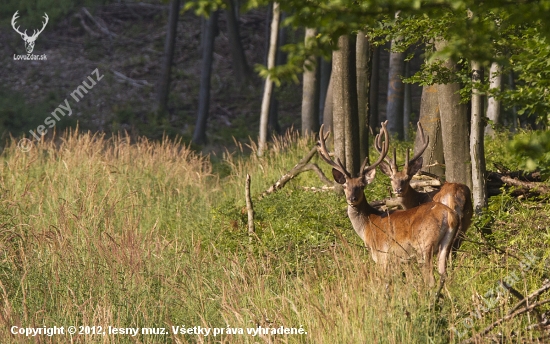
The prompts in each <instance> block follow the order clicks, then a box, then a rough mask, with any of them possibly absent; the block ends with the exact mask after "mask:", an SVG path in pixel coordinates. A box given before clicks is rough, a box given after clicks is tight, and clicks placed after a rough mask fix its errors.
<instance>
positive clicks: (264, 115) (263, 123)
mask: <svg viewBox="0 0 550 344" xmlns="http://www.w3.org/2000/svg"><path fill="white" fill-rule="evenodd" d="M279 16H280V11H279V3H278V2H274V3H273V18H272V20H271V30H270V31H271V33H270V38H269V53H268V56H267V68H268V69H271V68H273V67H275V55H276V53H277V34H278V32H279ZM272 92H273V82H272V81H271V78H270V77H269V75H268V76H267V78H266V79H265V87H264V95H263V98H262V109H261V113H260V138H259V142H258V155H259V156H261V155H262V154H263V152H264V150H265V149H266V144H267V124H268V120H269V104H270V103H271V94H272Z"/></svg>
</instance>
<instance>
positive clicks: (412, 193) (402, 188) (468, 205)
mask: <svg viewBox="0 0 550 344" xmlns="http://www.w3.org/2000/svg"><path fill="white" fill-rule="evenodd" d="M418 135H419V136H420V142H421V145H422V146H421V147H420V149H419V150H418V152H417V153H416V154H415V155H414V156H413V158H412V159H409V150H407V156H406V159H405V166H403V169H402V170H401V171H399V169H398V167H397V160H396V156H395V149H394V150H393V160H392V159H390V158H388V157H387V156H386V158H385V160H386V161H382V162H381V163H380V166H379V167H380V170H381V171H382V172H383V173H384V174H385V175H387V176H388V177H390V179H391V185H392V189H393V192H394V194H395V195H396V196H397V199H398V202H399V203H400V204H401V206H402V207H403V209H411V208H414V207H417V206H419V205H421V204H424V203H426V202H431V201H433V202H438V203H442V204H445V205H446V206H448V207H449V208H451V209H453V210H454V211H456V213H457V214H458V216H459V217H460V228H459V231H458V235H457V238H456V240H455V242H454V244H453V248H454V249H457V248H458V247H459V246H460V243H461V241H462V239H463V237H464V235H465V233H466V230H467V229H468V227H470V224H471V222H472V214H473V207H472V196H471V192H470V188H469V187H468V186H466V185H464V184H460V183H444V184H443V186H442V187H441V189H439V190H435V191H432V192H418V191H416V190H415V189H414V188H413V187H412V186H411V185H410V181H411V179H412V177H413V176H414V175H415V174H416V173H417V172H418V171H419V170H420V169H421V168H422V163H423V158H422V153H424V151H425V150H426V148H427V147H428V144H429V142H430V141H429V137H426V135H425V133H424V129H423V128H422V125H421V124H420V122H418ZM377 138H378V139H377V140H375V145H374V147H375V148H376V150H377V151H378V153H380V152H381V150H382V147H381V143H380V142H379V140H380V138H379V137H377Z"/></svg>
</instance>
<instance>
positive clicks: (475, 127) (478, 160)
mask: <svg viewBox="0 0 550 344" xmlns="http://www.w3.org/2000/svg"><path fill="white" fill-rule="evenodd" d="M482 80H483V70H482V67H481V64H480V63H479V62H477V61H474V62H472V81H473V82H474V86H473V88H472V123H471V126H472V128H471V135H470V154H471V159H472V183H473V187H472V196H473V202H474V204H473V205H474V211H475V212H476V213H478V214H479V213H480V212H481V211H482V209H483V208H485V207H487V188H486V186H485V149H484V144H483V141H484V138H483V133H484V130H483V129H484V127H485V125H484V121H483V98H482V96H481V94H480V92H479V89H478V87H476V84H477V85H479V83H481V81H482Z"/></svg>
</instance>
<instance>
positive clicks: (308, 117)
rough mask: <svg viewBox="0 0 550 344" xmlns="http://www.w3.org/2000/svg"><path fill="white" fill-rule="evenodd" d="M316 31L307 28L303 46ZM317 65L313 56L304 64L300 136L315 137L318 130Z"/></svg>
mask: <svg viewBox="0 0 550 344" xmlns="http://www.w3.org/2000/svg"><path fill="white" fill-rule="evenodd" d="M316 33H317V30H316V29H312V28H307V29H306V37H305V45H306V46H308V45H310V43H309V41H310V40H313V39H315V35H316ZM317 69H318V66H317V63H316V61H315V57H314V56H310V58H309V59H308V60H307V61H306V62H305V63H304V80H303V92H302V135H304V136H306V135H311V134H313V135H315V133H316V132H317V130H318V129H319V112H318V111H319V82H318V81H319V80H318V78H317Z"/></svg>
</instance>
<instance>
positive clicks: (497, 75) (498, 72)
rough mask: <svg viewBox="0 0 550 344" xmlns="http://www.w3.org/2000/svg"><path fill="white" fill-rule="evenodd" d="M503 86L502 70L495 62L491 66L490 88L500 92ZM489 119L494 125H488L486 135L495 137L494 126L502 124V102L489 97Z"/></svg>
mask: <svg viewBox="0 0 550 344" xmlns="http://www.w3.org/2000/svg"><path fill="white" fill-rule="evenodd" d="M501 85H502V68H501V67H500V66H499V65H498V63H496V62H493V63H492V64H491V70H490V71H489V88H491V89H497V90H498V91H500V88H501ZM487 118H488V119H489V120H491V121H492V122H493V123H492V125H491V123H489V124H487V126H486V127H485V134H486V135H489V136H491V137H493V136H494V135H495V131H494V129H493V126H495V127H496V126H498V125H499V124H500V101H499V100H497V99H496V98H495V97H489V99H488V100H487Z"/></svg>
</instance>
